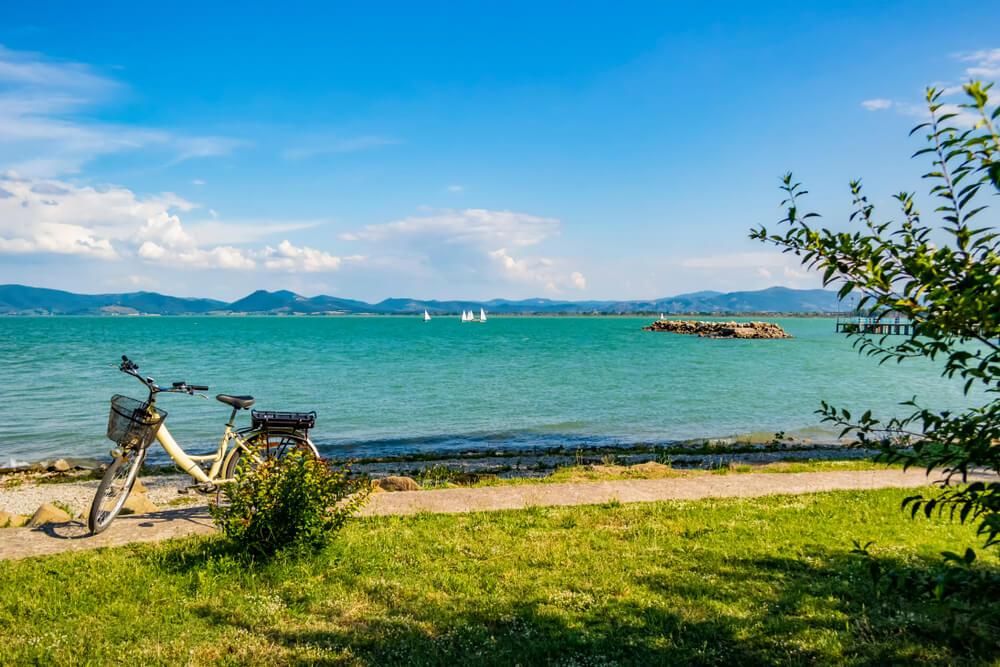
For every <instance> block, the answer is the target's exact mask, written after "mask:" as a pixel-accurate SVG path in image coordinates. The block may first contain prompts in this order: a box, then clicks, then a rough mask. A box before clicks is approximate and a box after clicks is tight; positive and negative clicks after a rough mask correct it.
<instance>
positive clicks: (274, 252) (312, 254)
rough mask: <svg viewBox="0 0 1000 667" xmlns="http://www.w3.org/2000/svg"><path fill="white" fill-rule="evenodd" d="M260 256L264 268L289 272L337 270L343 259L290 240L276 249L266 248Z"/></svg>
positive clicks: (283, 242)
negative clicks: (294, 243) (296, 245)
mask: <svg viewBox="0 0 1000 667" xmlns="http://www.w3.org/2000/svg"><path fill="white" fill-rule="evenodd" d="M260 257H261V263H262V264H263V266H264V268H266V269H272V270H280V271H287V272H289V273H297V272H300V271H302V272H306V273H312V272H314V271H336V270H337V269H339V268H340V264H341V261H342V260H341V258H340V257H334V256H333V255H331V254H330V253H327V252H323V251H320V250H316V249H314V248H305V247H303V248H296V247H295V246H293V245H292V244H291V243H289V242H288V241H282V242H281V243H279V244H278V247H277V248H276V249H275V248H271V247H268V248H265V249H264V251H263V252H262V253H261V254H260ZM353 259H357V258H353Z"/></svg>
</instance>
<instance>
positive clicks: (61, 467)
mask: <svg viewBox="0 0 1000 667" xmlns="http://www.w3.org/2000/svg"><path fill="white" fill-rule="evenodd" d="M69 468H70V465H69V461H67V460H66V459H58V460H56V462H55V463H53V464H52V465H50V466H49V472H69Z"/></svg>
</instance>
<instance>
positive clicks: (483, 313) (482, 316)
mask: <svg viewBox="0 0 1000 667" xmlns="http://www.w3.org/2000/svg"><path fill="white" fill-rule="evenodd" d="M479 321H480V322H485V321H486V311H485V310H483V309H482V308H480V309H479Z"/></svg>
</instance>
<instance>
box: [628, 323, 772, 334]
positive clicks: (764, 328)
mask: <svg viewBox="0 0 1000 667" xmlns="http://www.w3.org/2000/svg"><path fill="white" fill-rule="evenodd" d="M642 329H643V331H667V332H669V333H679V334H688V335H693V336H698V337H700V338H791V336H789V335H788V334H787V333H785V331H784V329H782V328H781V327H779V326H778V325H777V324H774V323H773V322H703V321H696V320H657V321H656V322H653V323H652V324H651V325H649V326H645V327H643V328H642Z"/></svg>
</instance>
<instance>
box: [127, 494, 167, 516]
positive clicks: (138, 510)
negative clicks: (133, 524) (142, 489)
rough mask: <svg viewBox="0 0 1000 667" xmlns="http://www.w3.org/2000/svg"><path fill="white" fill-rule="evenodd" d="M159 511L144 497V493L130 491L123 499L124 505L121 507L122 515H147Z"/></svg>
mask: <svg viewBox="0 0 1000 667" xmlns="http://www.w3.org/2000/svg"><path fill="white" fill-rule="evenodd" d="M159 509H160V508H159V507H157V506H156V505H154V504H153V501H151V500H150V499H149V498H147V497H146V494H145V493H136V492H135V491H132V493H130V494H128V498H126V499H125V504H124V505H122V514H149V513H150V512H156V511H157V510H159Z"/></svg>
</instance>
